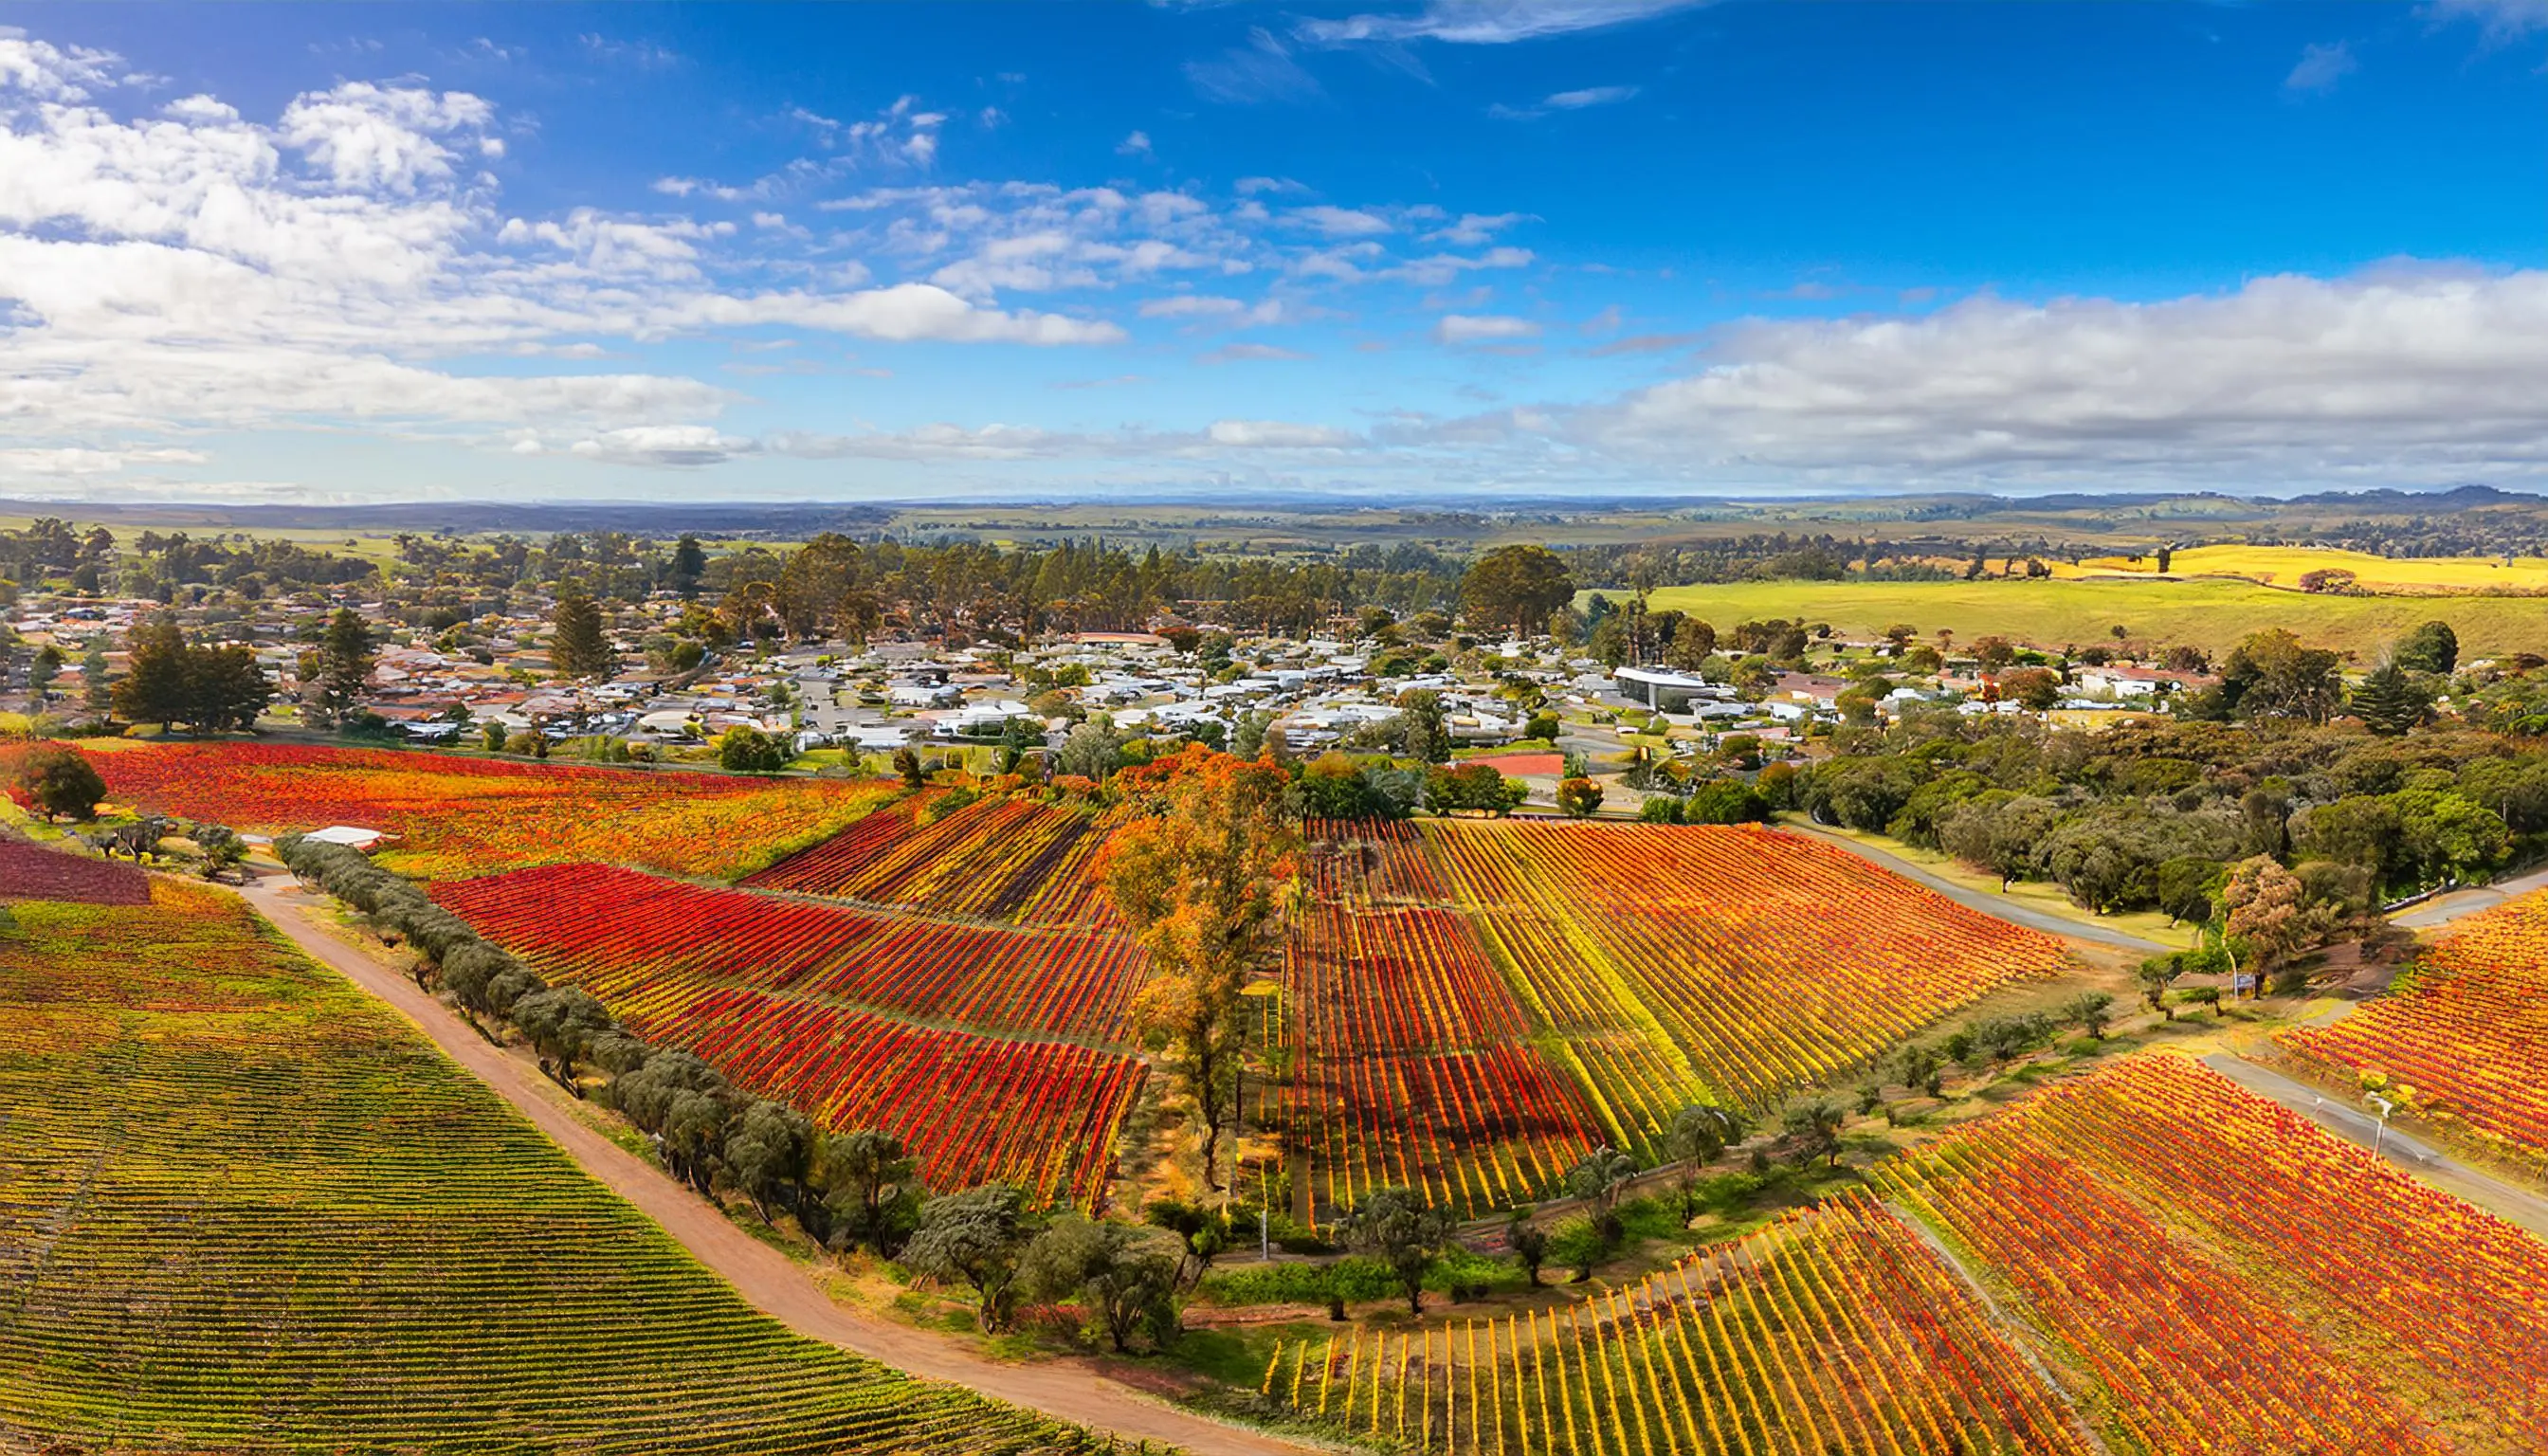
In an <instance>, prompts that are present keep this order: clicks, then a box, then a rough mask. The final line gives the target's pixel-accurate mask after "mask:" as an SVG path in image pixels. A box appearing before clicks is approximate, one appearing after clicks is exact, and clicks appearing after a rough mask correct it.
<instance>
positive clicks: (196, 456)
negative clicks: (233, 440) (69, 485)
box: [0, 445, 212, 477]
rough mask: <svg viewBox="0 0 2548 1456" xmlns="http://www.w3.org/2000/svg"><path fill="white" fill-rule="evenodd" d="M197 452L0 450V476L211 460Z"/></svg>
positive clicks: (107, 471)
mask: <svg viewBox="0 0 2548 1456" xmlns="http://www.w3.org/2000/svg"><path fill="white" fill-rule="evenodd" d="M211 459H212V457H211V456H209V455H206V454H205V453H204V452H203V451H201V450H180V449H149V450H92V449H87V448H83V447H81V446H76V445H70V446H62V447H58V448H54V449H25V450H0V477H6V476H12V475H21V476H27V475H33V476H97V475H116V474H120V473H122V472H123V471H124V469H125V468H126V467H127V466H133V465H202V464H204V463H205V462H207V461H209V460H211Z"/></svg>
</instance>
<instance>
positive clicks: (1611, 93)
mask: <svg viewBox="0 0 2548 1456" xmlns="http://www.w3.org/2000/svg"><path fill="white" fill-rule="evenodd" d="M1636 94H1637V88H1636V87H1634V86H1587V87H1585V88H1584V89H1583V90H1581V91H1558V92H1554V93H1552V94H1551V95H1550V96H1549V97H1548V98H1547V99H1546V100H1544V101H1542V102H1541V103H1540V105H1542V106H1547V107H1553V108H1555V109H1557V110H1558V111H1582V110H1583V109H1584V108H1586V107H1588V106H1613V105H1616V104H1617V103H1619V102H1622V101H1627V100H1630V99H1632V98H1634V97H1635V96H1636Z"/></svg>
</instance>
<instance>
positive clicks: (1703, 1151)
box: [1664, 1102, 1743, 1228]
mask: <svg viewBox="0 0 2548 1456" xmlns="http://www.w3.org/2000/svg"><path fill="white" fill-rule="evenodd" d="M1742 1137H1743V1120H1742V1119H1741V1118H1740V1117H1738V1116H1737V1115H1735V1114H1734V1113H1732V1112H1729V1111H1727V1110H1726V1109H1724V1108H1722V1107H1718V1106H1715V1105H1714V1104H1712V1103H1705V1102H1701V1103H1694V1104H1692V1105H1691V1106H1688V1107H1684V1108H1683V1109H1682V1110H1681V1111H1679V1112H1677V1113H1674V1114H1673V1120H1672V1123H1671V1124H1670V1125H1669V1126H1667V1127H1666V1128H1665V1129H1664V1155H1665V1156H1667V1157H1669V1158H1671V1159H1672V1160H1673V1161H1674V1162H1675V1163H1677V1164H1679V1167H1678V1168H1677V1169H1676V1171H1675V1172H1674V1175H1673V1182H1674V1185H1675V1186H1676V1187H1677V1188H1679V1189H1680V1191H1681V1222H1682V1226H1683V1228H1687V1227H1688V1225H1689V1221H1690V1220H1692V1219H1695V1218H1697V1217H1698V1180H1699V1176H1700V1175H1701V1174H1702V1173H1704V1172H1706V1171H1707V1165H1708V1164H1709V1163H1712V1162H1714V1161H1716V1160H1717V1159H1718V1158H1719V1157H1721V1156H1723V1155H1724V1153H1725V1149H1726V1148H1728V1147H1730V1146H1732V1145H1733V1144H1734V1143H1736V1142H1737V1141H1740V1140H1741V1139H1742Z"/></svg>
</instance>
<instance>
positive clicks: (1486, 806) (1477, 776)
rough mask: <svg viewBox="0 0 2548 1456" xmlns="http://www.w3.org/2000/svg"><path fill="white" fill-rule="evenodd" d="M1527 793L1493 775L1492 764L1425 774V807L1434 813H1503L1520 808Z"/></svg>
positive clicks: (1497, 775) (1505, 779)
mask: <svg viewBox="0 0 2548 1456" xmlns="http://www.w3.org/2000/svg"><path fill="white" fill-rule="evenodd" d="M1529 792H1530V790H1529V789H1527V788H1526V787H1524V786H1523V785H1522V784H1520V783H1518V782H1515V781H1514V780H1512V779H1508V778H1506V777H1504V776H1503V775H1502V774H1499V773H1497V772H1496V767H1495V765H1493V764H1469V765H1466V766H1464V767H1462V768H1458V769H1435V770H1433V771H1432V772H1431V773H1429V774H1425V775H1424V807H1426V808H1428V809H1430V810H1432V811H1433V812H1434V813H1436V814H1448V813H1451V812H1452V811H1454V810H1458V809H1483V810H1485V811H1487V812H1488V813H1490V814H1503V813H1507V812H1509V811H1511V810H1512V809H1514V808H1517V807H1519V806H1520V804H1521V802H1522V800H1523V799H1524V798H1526V797H1528V795H1529Z"/></svg>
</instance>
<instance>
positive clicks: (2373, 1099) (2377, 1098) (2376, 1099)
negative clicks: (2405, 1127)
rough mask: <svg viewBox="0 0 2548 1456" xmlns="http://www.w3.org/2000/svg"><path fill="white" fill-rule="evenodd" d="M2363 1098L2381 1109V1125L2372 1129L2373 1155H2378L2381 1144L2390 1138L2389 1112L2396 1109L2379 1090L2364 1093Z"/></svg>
mask: <svg viewBox="0 0 2548 1456" xmlns="http://www.w3.org/2000/svg"><path fill="white" fill-rule="evenodd" d="M2362 1100H2363V1101H2365V1102H2368V1103H2370V1104H2371V1105H2372V1106H2373V1107H2376V1108H2378V1109H2380V1123H2379V1126H2378V1127H2376V1128H2374V1129H2372V1132H2371V1155H2372V1156H2373V1157H2378V1156H2379V1155H2380V1147H2381V1144H2382V1143H2383V1142H2384V1141H2386V1140H2387V1138H2388V1134H2389V1114H2390V1113H2392V1112H2394V1111H2396V1109H2395V1108H2394V1107H2392V1106H2391V1105H2390V1102H2389V1099H2388V1098H2386V1097H2383V1096H2381V1095H2380V1094H2379V1093H2377V1092H2366V1093H2364V1094H2363V1095H2362Z"/></svg>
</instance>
